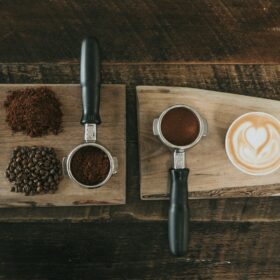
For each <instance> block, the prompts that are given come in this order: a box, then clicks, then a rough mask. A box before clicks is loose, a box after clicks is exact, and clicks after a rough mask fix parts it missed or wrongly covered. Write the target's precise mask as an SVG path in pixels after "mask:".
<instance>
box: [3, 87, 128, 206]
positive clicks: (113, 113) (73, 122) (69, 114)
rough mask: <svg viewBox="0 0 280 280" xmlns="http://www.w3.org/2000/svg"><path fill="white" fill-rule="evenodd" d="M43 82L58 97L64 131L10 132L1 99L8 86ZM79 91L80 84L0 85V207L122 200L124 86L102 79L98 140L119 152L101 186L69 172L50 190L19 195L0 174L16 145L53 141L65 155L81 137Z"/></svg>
mask: <svg viewBox="0 0 280 280" xmlns="http://www.w3.org/2000/svg"><path fill="white" fill-rule="evenodd" d="M38 86H47V87H48V88H50V89H51V90H53V91H54V92H55V93H56V96H57V97H58V99H59V100H60V101H61V103H62V107H61V109H62V112H63V132H62V133H60V134H58V135H48V136H44V137H39V138H31V137H29V136H26V135H23V134H22V133H15V134H13V133H12V132H11V130H10V128H9V126H8V125H7V123H6V122H5V118H6V111H5V108H4V106H3V103H4V101H5V99H6V95H7V92H8V91H9V90H15V89H19V88H26V87H38ZM81 110H82V109H81V91H80V86H79V85H26V84H24V85H0V120H1V121H0V153H1V156H0V207H18V206H77V205H100V204H124V203H125V180H126V175H125V174H126V169H125V157H126V148H125V145H126V131H125V123H126V118H125V115H126V113H125V112H126V110H125V86H124V85H102V88H101V107H100V115H101V118H102V124H101V125H100V126H98V128H97V139H98V142H99V143H101V144H103V145H104V146H106V147H107V148H108V149H109V151H110V152H111V154H112V155H113V156H116V157H117V158H118V166H119V167H118V168H119V170H118V173H117V174H116V175H113V176H112V177H111V179H110V180H109V181H108V183H106V184H105V185H104V186H102V187H100V188H97V189H84V188H81V187H79V186H78V185H76V184H75V183H73V182H72V181H71V180H70V179H68V178H63V180H62V181H61V183H60V184H59V186H58V191H57V192H56V193H55V194H42V195H34V196H24V194H22V193H13V192H10V186H11V185H10V183H9V182H8V181H7V179H6V178H5V174H4V173H5V170H6V167H7V165H8V162H9V159H10V156H11V152H12V151H13V149H14V147H16V146H24V145H26V146H31V145H44V146H51V147H54V148H55V150H56V152H57V154H58V156H59V158H60V159H62V157H64V156H66V155H67V154H68V153H69V152H70V151H71V150H72V149H73V148H74V147H75V146H76V145H78V144H80V143H82V142H83V137H84V128H83V126H82V125H80V118H81Z"/></svg>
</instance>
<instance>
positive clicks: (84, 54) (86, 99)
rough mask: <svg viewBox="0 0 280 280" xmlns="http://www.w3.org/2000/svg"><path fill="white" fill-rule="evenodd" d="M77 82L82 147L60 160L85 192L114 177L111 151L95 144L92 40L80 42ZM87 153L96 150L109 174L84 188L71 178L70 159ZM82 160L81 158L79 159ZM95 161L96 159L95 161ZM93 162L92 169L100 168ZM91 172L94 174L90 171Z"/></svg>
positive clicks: (96, 57) (96, 56) (96, 65)
mask: <svg viewBox="0 0 280 280" xmlns="http://www.w3.org/2000/svg"><path fill="white" fill-rule="evenodd" d="M80 67H81V68H80V82H81V90H82V118H81V124H82V125H84V143H82V144H80V145H78V146H76V147H75V148H74V149H73V150H72V151H71V152H70V153H69V154H68V156H67V157H66V158H64V159H63V165H64V172H65V173H66V174H67V175H68V176H69V178H70V179H71V180H73V181H74V182H75V183H77V184H78V185H79V186H81V187H84V188H97V187H100V186H102V185H104V184H105V183H106V182H107V181H108V180H109V179H110V177H111V176H112V174H115V173H117V158H115V157H113V156H112V155H111V153H110V151H109V150H108V149H107V148H105V147H104V146H103V145H101V144H100V143H98V142H97V125H99V124H101V118H100V114H99V107H100V49H99V45H98V42H97V40H96V39H95V38H93V37H88V38H86V39H84V40H83V42H82V47H81V66H80ZM86 149H95V150H97V151H98V153H99V154H100V153H102V154H103V155H104V157H105V158H106V160H107V162H108V163H109V166H108V172H107V174H105V175H106V176H105V177H104V178H102V180H101V181H97V182H94V183H93V184H86V183H84V182H81V180H80V179H78V178H77V176H76V175H75V174H74V172H73V170H72V161H73V158H75V157H77V156H79V155H80V154H82V153H84V152H86ZM80 158H81V157H80ZM96 160H98V159H96ZM99 165H100V164H99V163H98V162H96V164H95V166H94V167H93V168H100V167H99ZM92 172H94V170H92Z"/></svg>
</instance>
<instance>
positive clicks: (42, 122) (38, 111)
mask: <svg viewBox="0 0 280 280" xmlns="http://www.w3.org/2000/svg"><path fill="white" fill-rule="evenodd" d="M9 93H10V94H9V95H8V96H7V99H6V101H5V103H4V106H5V107H6V112H7V116H6V121H7V123H8V124H9V126H10V127H11V129H12V130H13V131H14V132H20V131H22V132H24V133H25V134H27V135H29V136H31V137H37V136H42V135H46V134H48V133H50V132H51V133H53V134H58V133H59V132H60V131H61V130H62V129H61V122H62V112H61V110H60V106H61V103H60V102H59V100H58V99H57V98H56V96H55V93H54V92H53V91H51V90H50V89H48V88H46V87H39V88H25V89H19V90H14V91H10V92H9Z"/></svg>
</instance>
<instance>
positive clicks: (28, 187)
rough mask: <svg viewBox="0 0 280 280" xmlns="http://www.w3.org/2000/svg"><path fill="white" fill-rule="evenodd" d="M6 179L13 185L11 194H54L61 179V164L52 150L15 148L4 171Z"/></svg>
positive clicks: (44, 148)
mask: <svg viewBox="0 0 280 280" xmlns="http://www.w3.org/2000/svg"><path fill="white" fill-rule="evenodd" d="M6 177H7V178H8V180H9V181H10V182H11V183H13V186H12V187H11V191H12V192H21V193H24V194H25V195H35V194H41V193H42V194H43V193H54V192H55V191H56V190H57V188H58V184H59V182H60V180H61V178H62V167H61V162H60V161H59V160H58V159H57V156H56V153H55V151H54V149H53V148H49V147H36V146H34V147H17V148H16V149H14V151H13V154H12V157H11V160H10V163H9V166H8V168H7V169H6Z"/></svg>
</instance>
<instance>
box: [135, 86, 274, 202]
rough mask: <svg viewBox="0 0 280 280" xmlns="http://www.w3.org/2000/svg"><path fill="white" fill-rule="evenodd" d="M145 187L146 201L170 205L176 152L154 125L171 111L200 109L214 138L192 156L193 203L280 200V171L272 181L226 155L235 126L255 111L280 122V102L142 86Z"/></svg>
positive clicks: (142, 175)
mask: <svg viewBox="0 0 280 280" xmlns="http://www.w3.org/2000/svg"><path fill="white" fill-rule="evenodd" d="M137 97H138V127H139V150H140V166H141V170H140V185H141V198H142V199H167V198H168V196H169V178H168V177H169V176H168V170H169V168H170V167H171V165H172V158H173V155H172V152H171V150H169V149H168V148H167V147H165V146H164V145H163V144H161V142H160V141H159V139H158V138H157V137H156V136H154V135H153V131H152V127H153V119H155V118H157V117H158V116H159V115H160V113H161V112H162V111H163V110H164V109H166V108H167V107H169V106H172V105H175V104H186V105H190V106H192V107H194V108H195V109H197V110H198V112H200V114H201V115H202V116H203V117H204V118H206V119H207V121H208V126H209V127H208V130H209V132H208V135H207V137H205V138H203V139H202V140H201V142H199V143H198V144H197V145H196V146H195V147H193V148H191V149H190V150H187V151H186V164H187V167H188V168H189V169H190V176H189V186H188V189H189V197H190V198H217V197H243V196H272V195H274V196H279V195H280V170H278V171H276V172H274V173H273V174H270V175H267V176H260V177H257V176H251V175H246V174H243V173H241V172H240V171H238V170H237V169H236V168H235V167H234V166H233V165H232V164H231V163H230V162H229V160H228V158H227V155H226V152H225V135H226V132H227V129H228V127H229V126H230V124H231V123H232V122H233V121H234V120H235V119H236V118H237V117H238V116H240V115H241V114H244V113H246V112H250V111H262V112H267V113H270V114H272V115H274V116H275V117H277V118H278V119H280V102H279V101H273V100H268V99H262V98H255V97H248V96H241V95H236V94H229V93H222V92H215V91H207V90H200V89H193V88H179V87H178V88H176V87H156V86H154V87H152V86H138V87H137Z"/></svg>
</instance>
